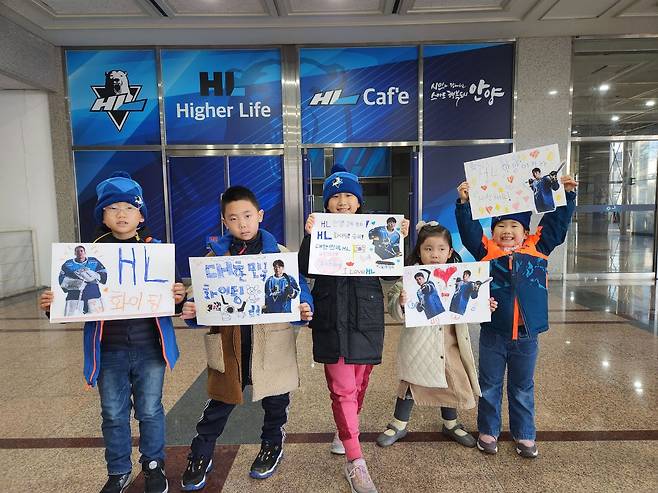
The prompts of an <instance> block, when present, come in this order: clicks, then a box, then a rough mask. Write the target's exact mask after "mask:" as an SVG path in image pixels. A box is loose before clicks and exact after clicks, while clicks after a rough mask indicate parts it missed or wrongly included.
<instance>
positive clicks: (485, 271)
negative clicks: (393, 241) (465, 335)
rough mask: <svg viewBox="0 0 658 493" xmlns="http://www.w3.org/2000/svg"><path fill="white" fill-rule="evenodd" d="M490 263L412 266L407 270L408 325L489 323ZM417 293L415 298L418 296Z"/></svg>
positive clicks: (404, 281) (406, 319)
mask: <svg viewBox="0 0 658 493" xmlns="http://www.w3.org/2000/svg"><path fill="white" fill-rule="evenodd" d="M491 280H492V278H491V277H489V262H464V263H452V264H434V265H422V266H419V265H410V266H407V267H405V268H404V277H403V283H404V289H405V291H406V292H407V293H409V294H410V295H409V300H408V301H407V304H406V305H405V307H404V308H405V310H404V313H405V326H406V327H419V326H424V325H441V324H455V323H470V322H472V323H476V322H488V321H490V320H491V312H490V310H489V286H490V283H491ZM412 293H415V296H414V294H412Z"/></svg>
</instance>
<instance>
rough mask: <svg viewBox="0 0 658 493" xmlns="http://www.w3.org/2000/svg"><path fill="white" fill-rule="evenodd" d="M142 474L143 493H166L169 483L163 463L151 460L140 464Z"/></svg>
mask: <svg viewBox="0 0 658 493" xmlns="http://www.w3.org/2000/svg"><path fill="white" fill-rule="evenodd" d="M142 472H143V473H144V493H167V492H168V491H169V483H168V482H167V476H165V472H164V462H161V461H157V460H152V461H149V462H142Z"/></svg>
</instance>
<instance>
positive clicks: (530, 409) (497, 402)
mask: <svg viewBox="0 0 658 493" xmlns="http://www.w3.org/2000/svg"><path fill="white" fill-rule="evenodd" d="M538 354H539V341H538V340H537V336H536V335H535V336H532V335H529V334H528V333H527V332H526V330H525V327H519V338H518V339H517V340H516V341H513V340H512V339H511V338H509V337H505V336H503V335H501V334H498V333H497V332H495V331H493V330H487V329H484V328H483V329H482V330H481V331H480V372H479V373H480V376H479V380H480V388H481V390H482V397H480V401H479V403H478V430H479V432H480V433H485V434H487V435H492V436H495V437H497V436H498V435H499V434H500V428H501V415H500V414H501V405H502V400H503V379H504V378H505V369H507V399H508V401H509V421H510V431H511V432H512V436H513V437H514V439H516V440H534V439H535V436H536V430H535V380H534V374H535V364H536V362H537V355H538Z"/></svg>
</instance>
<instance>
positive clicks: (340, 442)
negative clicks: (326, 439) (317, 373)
mask: <svg viewBox="0 0 658 493" xmlns="http://www.w3.org/2000/svg"><path fill="white" fill-rule="evenodd" d="M322 197H323V199H324V208H325V210H326V211H327V212H331V213H341V214H357V213H359V212H360V211H361V206H362V205H363V189H362V188H361V183H359V178H358V177H357V176H356V175H355V174H353V173H350V172H348V171H347V170H346V169H345V168H343V167H342V166H341V165H339V164H337V165H334V167H333V168H332V170H331V175H330V176H329V177H328V178H327V179H326V180H325V181H324V186H323V187H322ZM314 223H315V219H314V215H313V214H311V215H310V216H309V217H308V220H307V221H306V226H305V230H306V236H305V237H304V240H303V241H302V244H301V246H300V248H299V272H300V273H301V274H303V275H305V276H307V277H312V278H314V279H315V283H314V285H313V291H312V295H313V299H314V300H315V301H316V304H315V306H316V313H315V316H314V317H313V320H312V321H311V323H310V324H309V326H310V327H311V329H312V331H313V332H312V335H313V359H314V360H315V361H316V362H317V363H324V374H325V378H326V380H327V387H328V388H329V392H330V395H331V410H332V411H333V415H334V421H335V422H336V428H337V429H338V433H336V435H335V436H334V440H333V443H332V445H331V452H332V453H334V454H340V455H343V454H345V456H346V459H347V461H346V462H345V465H344V468H343V472H344V474H345V477H346V479H347V481H348V482H349V484H350V488H351V491H352V492H356V493H376V492H377V488H376V487H375V484H374V482H373V481H372V478H371V477H370V473H369V472H368V467H367V465H366V461H365V459H364V458H363V454H362V451H361V445H360V443H359V413H360V412H361V408H362V406H363V401H364V398H365V394H366V390H367V388H368V380H369V378H370V373H371V372H372V369H373V367H374V365H378V364H380V363H381V361H382V351H383V347H384V296H383V293H382V287H381V284H380V283H379V278H377V277H366V276H358V277H357V276H355V277H346V276H344V277H343V276H321V275H315V274H311V275H309V273H308V258H309V252H310V239H311V237H310V234H311V230H312V229H313V225H314ZM400 230H401V232H402V235H403V236H406V235H407V231H408V230H409V221H408V220H407V219H405V220H404V221H403V222H402V224H401V228H400Z"/></svg>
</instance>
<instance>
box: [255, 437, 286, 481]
mask: <svg viewBox="0 0 658 493" xmlns="http://www.w3.org/2000/svg"><path fill="white" fill-rule="evenodd" d="M282 457H283V448H282V446H281V444H280V443H271V442H267V441H265V442H263V443H262V444H261V446H260V452H258V455H257V456H256V460H254V463H253V464H252V465H251V471H250V472H249V476H251V477H252V478H255V479H265V478H269V477H270V476H271V475H272V474H274V471H275V470H276V468H277V466H278V465H279V462H281V458H282Z"/></svg>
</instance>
